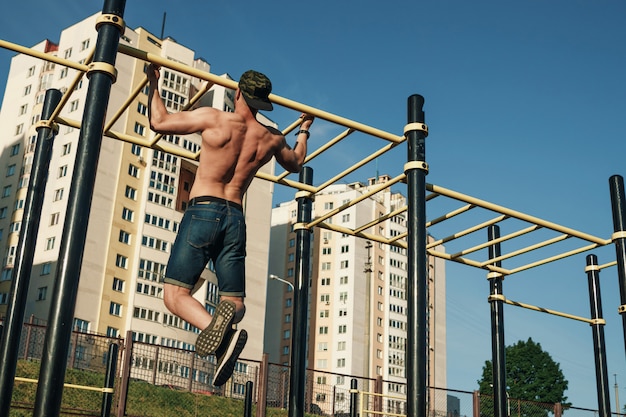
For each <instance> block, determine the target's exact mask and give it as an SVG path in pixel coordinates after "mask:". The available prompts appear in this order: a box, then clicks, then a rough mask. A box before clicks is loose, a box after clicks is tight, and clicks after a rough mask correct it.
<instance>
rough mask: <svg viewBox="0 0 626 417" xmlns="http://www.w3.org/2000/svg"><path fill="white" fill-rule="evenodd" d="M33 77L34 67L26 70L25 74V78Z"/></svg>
mask: <svg viewBox="0 0 626 417" xmlns="http://www.w3.org/2000/svg"><path fill="white" fill-rule="evenodd" d="M33 75H35V66H34V65H33V66H32V67H30V68H29V69H28V73H27V75H26V76H27V77H32V76H33Z"/></svg>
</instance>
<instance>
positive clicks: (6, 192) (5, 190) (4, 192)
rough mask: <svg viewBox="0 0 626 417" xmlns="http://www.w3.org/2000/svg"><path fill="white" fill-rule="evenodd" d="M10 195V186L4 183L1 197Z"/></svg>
mask: <svg viewBox="0 0 626 417" xmlns="http://www.w3.org/2000/svg"><path fill="white" fill-rule="evenodd" d="M10 195H11V186H10V185H5V186H4V188H2V198H5V197H8V196H10Z"/></svg>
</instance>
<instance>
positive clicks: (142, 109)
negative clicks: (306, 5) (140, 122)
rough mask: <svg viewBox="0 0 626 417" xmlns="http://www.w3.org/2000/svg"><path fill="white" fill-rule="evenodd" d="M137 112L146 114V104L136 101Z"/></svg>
mask: <svg viewBox="0 0 626 417" xmlns="http://www.w3.org/2000/svg"><path fill="white" fill-rule="evenodd" d="M137 113H139V114H141V115H143V116H146V115H147V114H148V106H146V105H145V104H143V103H142V102H139V103H137Z"/></svg>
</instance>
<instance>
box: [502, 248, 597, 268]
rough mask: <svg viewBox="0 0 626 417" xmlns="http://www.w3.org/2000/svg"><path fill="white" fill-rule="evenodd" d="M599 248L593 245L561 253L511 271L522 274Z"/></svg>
mask: <svg viewBox="0 0 626 417" xmlns="http://www.w3.org/2000/svg"><path fill="white" fill-rule="evenodd" d="M598 246H600V245H596V244H591V245H587V246H583V247H581V248H578V249H574V250H571V251H569V252H563V253H561V254H559V255H555V256H552V257H550V258H545V259H543V260H540V261H537V262H533V263H530V264H527V265H524V266H520V267H518V268H514V269H512V270H511V274H516V273H518V272H521V271H526V270H528V269H531V268H535V267H537V266H540V265H545V264H547V263H550V262H554V261H558V260H559V259H564V258H567V257H569V256H573V255H578V254H579V253H583V252H587V251H590V250H591V249H595V248H597V247H598Z"/></svg>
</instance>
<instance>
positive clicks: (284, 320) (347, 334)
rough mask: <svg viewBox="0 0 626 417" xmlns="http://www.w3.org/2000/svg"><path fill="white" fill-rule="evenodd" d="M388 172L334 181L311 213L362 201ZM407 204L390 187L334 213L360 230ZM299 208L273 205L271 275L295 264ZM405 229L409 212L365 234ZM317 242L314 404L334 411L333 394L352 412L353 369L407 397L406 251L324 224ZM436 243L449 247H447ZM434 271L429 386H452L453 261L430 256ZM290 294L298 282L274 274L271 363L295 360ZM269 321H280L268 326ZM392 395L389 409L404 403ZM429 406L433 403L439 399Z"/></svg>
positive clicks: (287, 272) (336, 221) (289, 273)
mask: <svg viewBox="0 0 626 417" xmlns="http://www.w3.org/2000/svg"><path fill="white" fill-rule="evenodd" d="M388 179H389V177H388V176H381V177H379V178H376V179H370V180H369V183H368V184H367V185H365V184H362V183H352V184H347V185H343V184H342V185H332V186H330V187H328V188H327V189H325V190H324V191H322V192H321V193H319V194H316V196H315V202H314V203H313V218H315V217H316V216H320V215H323V214H325V213H327V212H329V211H331V210H333V209H336V208H338V207H340V206H342V205H343V204H345V203H346V202H348V201H352V200H354V199H356V198H358V197H359V196H361V195H362V194H364V193H365V192H366V191H369V187H370V186H374V185H376V184H379V183H381V182H384V181H387V180H388ZM406 204H407V203H406V199H405V197H404V196H403V195H401V194H400V193H397V192H393V191H391V189H385V190H383V191H381V192H379V193H377V194H375V195H374V196H372V197H370V198H368V199H366V200H363V201H361V202H359V203H358V204H356V205H353V206H352V207H350V208H348V209H346V210H343V211H341V212H339V213H338V214H336V215H335V216H333V217H331V218H330V219H329V220H330V222H331V223H332V224H333V225H335V226H337V227H338V228H339V227H343V228H347V229H349V230H355V229H356V228H358V227H360V226H363V225H366V224H368V223H370V222H372V221H373V220H375V219H378V218H380V217H382V216H384V215H385V214H387V213H390V212H392V211H394V210H396V209H398V208H402V207H405V206H406ZM296 215H297V202H296V201H295V200H294V201H289V202H285V203H282V204H280V205H279V206H278V207H275V208H274V209H273V210H272V233H271V246H272V251H271V253H270V273H271V274H274V275H276V276H278V277H280V278H282V279H285V280H287V281H290V282H293V278H294V271H295V268H296V265H295V244H296V241H295V239H296V234H295V233H294V232H293V231H292V226H293V224H294V223H296V219H297V218H296ZM326 222H327V223H328V221H326ZM406 231H407V224H406V219H405V215H404V214H399V215H396V216H394V217H392V218H390V219H389V220H386V221H384V222H382V223H379V224H376V225H374V226H371V227H370V228H368V229H367V230H364V231H363V232H365V233H369V234H373V235H377V236H381V237H384V238H391V237H394V236H399V235H401V234H403V233H406ZM311 248H312V254H311V256H312V262H311V265H312V282H311V285H310V287H309V289H310V297H309V300H310V304H309V321H308V324H309V339H308V367H309V368H313V369H315V370H316V371H321V372H318V373H316V377H315V381H313V390H312V395H311V402H313V403H316V404H317V405H319V406H320V407H321V409H322V410H330V409H331V406H330V404H331V402H332V401H333V400H334V410H335V411H336V410H341V409H342V404H343V405H345V406H346V409H347V407H348V404H349V396H348V395H347V394H345V393H346V392H347V391H348V389H349V388H350V377H349V376H356V377H367V378H371V379H376V378H381V379H382V381H383V386H382V390H383V393H385V394H390V395H395V396H403V395H404V394H406V388H405V384H406V369H405V368H406V351H407V348H408V347H407V301H406V298H407V255H406V250H405V249H403V248H401V247H398V246H391V245H387V244H382V243H378V242H370V241H367V240H365V239H362V238H358V237H355V236H353V235H351V234H350V233H338V232H335V231H330V230H327V229H323V228H318V227H316V228H314V231H313V244H312V245H311ZM437 250H440V251H444V249H443V248H441V247H440V248H438V249H437ZM428 270H429V283H428V284H429V294H428V307H429V315H428V317H429V328H428V334H429V346H430V349H429V364H428V369H429V386H431V387H445V386H446V316H445V311H446V299H445V277H446V275H445V264H444V262H443V261H442V260H440V259H435V258H432V257H429V268H428ZM277 294H283V296H282V301H281V302H280V303H278V302H276V301H275V300H276V299H277ZM292 298H293V292H292V289H291V287H290V286H288V285H286V284H284V283H281V282H278V281H276V280H274V281H271V283H270V285H269V286H268V312H267V320H268V324H267V325H266V334H265V349H266V351H267V352H268V354H269V357H270V361H271V362H275V363H280V364H288V363H289V360H290V353H291V348H292V347H291V346H290V341H291V340H290V331H291V317H292V314H293V311H292ZM271 300H274V301H271ZM270 322H271V323H281V326H280V327H278V326H270V325H269V323H270ZM328 385H332V386H334V387H335V388H338V390H337V391H336V392H337V394H336V398H334V399H332V398H328V392H329V391H328ZM316 387H318V388H316ZM370 389H373V387H370ZM431 395H434V394H432V393H431ZM337 396H338V398H337ZM389 401H391V402H390V403H387V404H386V406H387V407H389V408H391V409H396V408H399V409H400V410H401V409H402V408H401V407H402V406H403V405H402V404H400V402H398V404H394V403H393V402H394V401H393V400H389ZM431 404H434V401H433V400H432V399H431Z"/></svg>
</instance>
